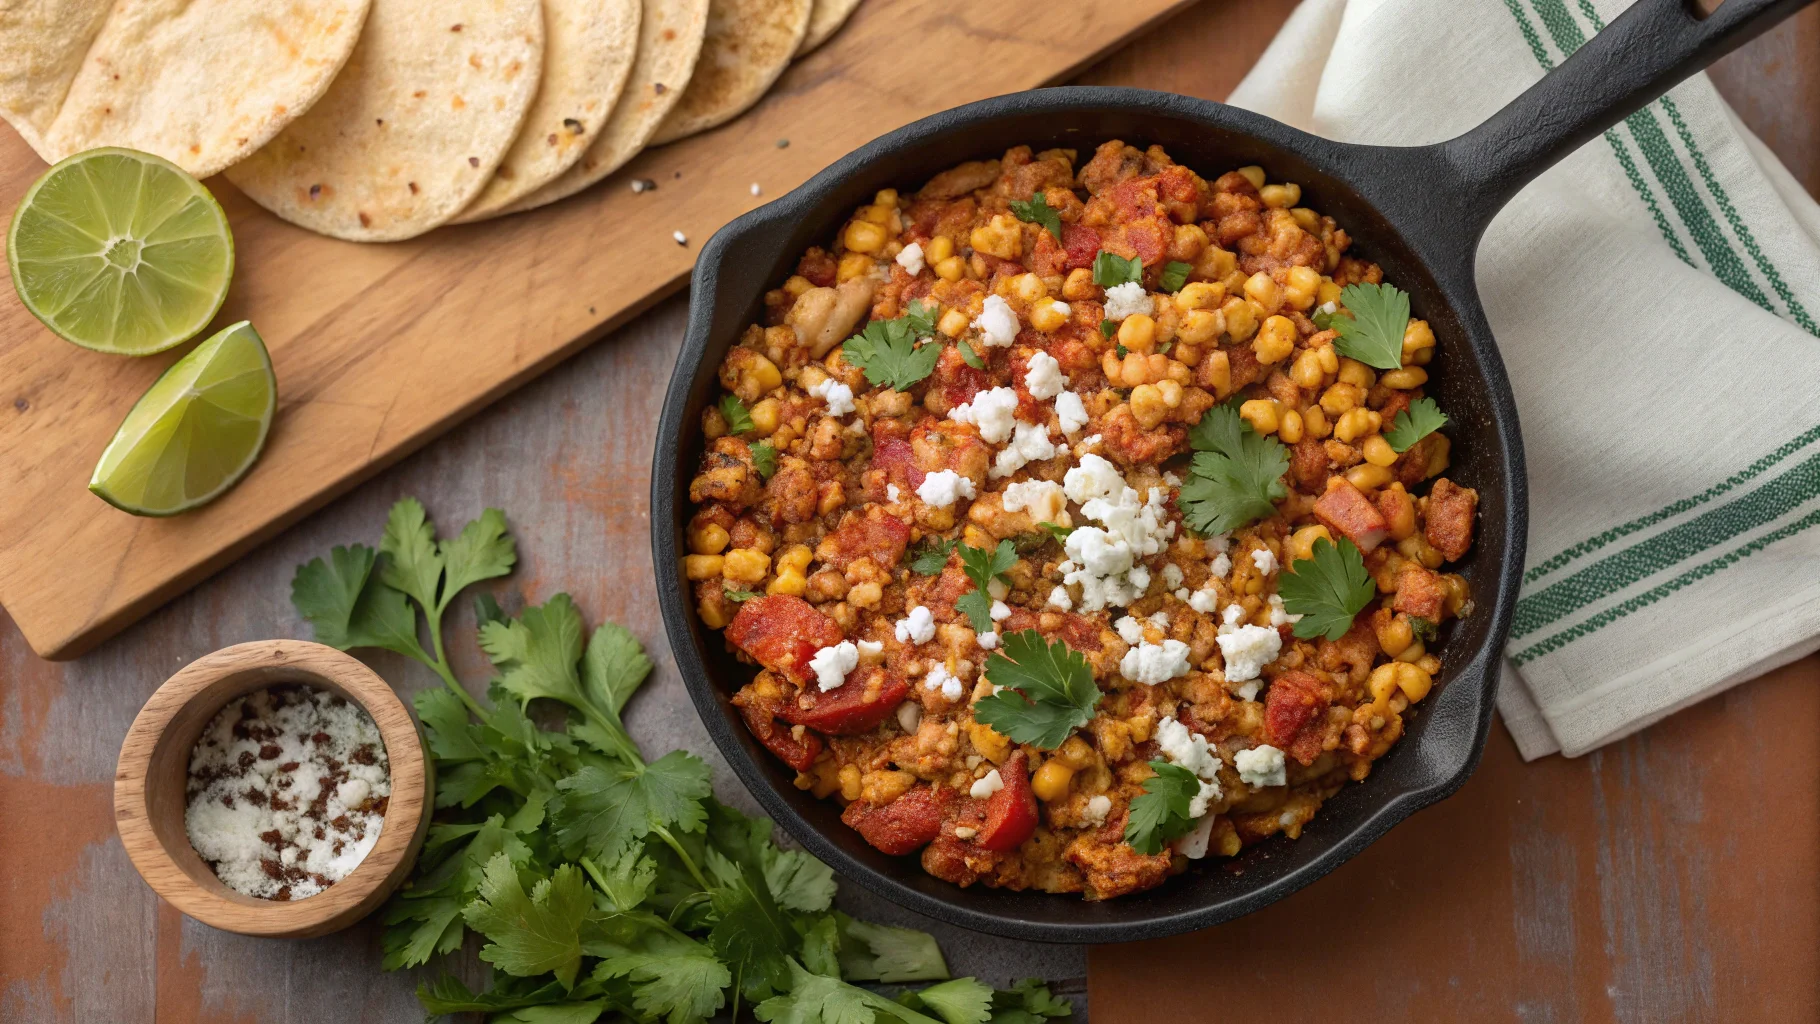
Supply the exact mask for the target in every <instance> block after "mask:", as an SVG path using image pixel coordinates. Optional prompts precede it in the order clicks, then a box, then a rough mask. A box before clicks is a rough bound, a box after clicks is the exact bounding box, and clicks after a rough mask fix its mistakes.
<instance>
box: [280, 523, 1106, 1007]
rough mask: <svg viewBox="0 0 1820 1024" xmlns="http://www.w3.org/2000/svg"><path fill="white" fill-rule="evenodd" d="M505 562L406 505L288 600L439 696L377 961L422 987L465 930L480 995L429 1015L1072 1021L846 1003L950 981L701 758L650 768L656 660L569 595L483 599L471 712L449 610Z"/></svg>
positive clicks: (959, 985) (882, 1000)
mask: <svg viewBox="0 0 1820 1024" xmlns="http://www.w3.org/2000/svg"><path fill="white" fill-rule="evenodd" d="M516 561H517V546H516V544H515V543H514V541H513V540H512V538H511V537H510V536H508V535H507V533H506V521H505V516H504V514H502V513H501V512H499V511H498V510H497V509H488V510H487V511H486V512H485V513H483V514H482V515H481V516H480V518H479V519H476V520H475V521H473V522H471V523H469V524H467V526H466V527H464V528H463V529H462V531H461V532H460V533H459V534H457V535H456V536H454V537H447V538H441V539H438V538H437V537H436V534H435V530H434V527H433V526H432V525H431V523H430V521H429V519H428V517H427V516H426V515H425V513H424V508H423V506H422V504H420V503H419V502H417V501H416V500H415V499H409V498H407V499H405V500H404V501H401V502H399V503H398V504H397V505H396V506H394V507H393V509H392V511H391V515H390V516H389V518H388V520H387V523H386V529H385V534H384V537H383V538H382V539H381V541H380V544H379V547H378V549H377V550H375V549H373V548H370V547H367V546H365V545H360V544H355V545H349V546H347V547H337V548H335V549H334V550H332V551H331V552H330V553H329V554H328V556H327V557H326V558H317V559H314V560H312V561H310V562H309V563H307V564H305V565H302V566H300V567H299V568H298V570H297V575H296V577H295V578H294V579H293V581H292V585H291V600H292V603H293V604H294V605H295V606H296V608H297V611H298V613H299V614H301V615H302V616H303V617H304V618H305V619H307V620H309V622H310V624H311V627H312V628H313V629H314V631H315V635H316V638H317V639H318V640H319V641H321V642H323V643H325V644H329V645H331V646H334V647H337V648H340V649H342V650H348V649H351V648H371V647H378V648H383V649H386V650H390V651H396V652H398V653H400V654H403V655H405V656H407V657H410V658H413V659H415V660H417V661H419V662H422V663H423V664H425V665H427V666H429V668H430V669H431V670H432V671H434V672H435V673H436V674H437V676H438V677H440V678H441V680H442V683H443V686H442V687H441V688H439V689H431V690H426V691H424V692H422V693H419V694H418V695H417V696H416V698H415V700H414V702H413V703H414V704H415V706H416V708H417V715H418V717H419V719H421V720H422V722H423V726H424V735H425V737H426V739H427V741H428V745H429V752H430V754H431V756H432V758H433V759H434V762H435V768H436V780H437V781H436V792H435V807H436V817H435V820H434V822H433V823H432V824H431V826H430V829H429V832H428V835H427V837H426V838H425V841H424V845H423V850H422V852H421V853H420V854H419V857H418V862H417V864H416V866H415V869H414V871H413V872H412V875H411V878H410V880H409V882H408V883H407V884H406V885H405V886H404V887H403V888H402V889H400V890H399V892H398V893H397V894H396V895H395V896H394V897H393V898H392V900H391V902H390V903H389V904H387V906H386V908H385V911H384V921H385V924H386V930H385V934H384V939H383V947H384V961H383V962H384V966H385V967H386V968H387V969H391V970H395V969H399V968H406V967H414V966H417V965H420V964H423V963H425V962H427V961H428V960H429V959H430V958H431V957H433V956H436V955H438V954H447V953H452V952H454V951H456V950H457V949H459V948H461V947H462V945H463V944H464V942H465V941H466V939H467V938H468V936H469V934H470V933H473V934H474V935H475V936H477V937H478V938H479V939H480V940H482V944H481V946H480V954H479V955H480V958H481V959H482V960H484V961H486V962H487V963H488V964H490V965H491V966H492V968H493V976H492V980H491V984H490V985H489V986H488V987H486V988H485V989H484V990H482V991H479V992H475V991H472V990H470V989H469V988H468V987H467V986H466V985H464V984H463V983H462V982H461V981H459V980H457V979H455V978H453V977H443V978H441V979H439V980H437V981H435V982H433V983H427V984H424V985H422V986H420V987H419V988H418V991H417V995H418V999H419V1000H420V1001H421V1002H422V1003H423V1006H424V1009H425V1010H426V1011H427V1013H428V1014H429V1015H430V1016H431V1017H432V1018H434V1017H439V1016H442V1015H444V1014H455V1013H469V1012H474V1013H483V1014H486V1015H487V1017H486V1020H487V1021H488V1022H489V1024H593V1022H595V1021H597V1020H605V1019H612V1020H616V1021H617V1020H631V1021H639V1022H648V1021H660V1020H661V1021H665V1022H667V1024H688V1022H693V1021H703V1020H706V1019H707V1018H709V1017H710V1016H714V1015H716V1014H717V1013H719V1012H721V1011H722V1010H723V1009H725V1008H728V1007H730V1008H731V1012H732V1015H733V1017H734V1018H735V1019H737V1018H738V1017H739V1016H740V1012H741V1009H742V1004H743V1005H744V1007H746V1008H749V1009H750V1015H751V1016H752V1017H755V1018H757V1019H758V1020H760V1021H768V1022H778V1024H836V1022H838V1024H875V1022H882V1024H892V1022H902V1024H1038V1022H1040V1021H1042V1020H1044V1019H1046V1018H1050V1017H1065V1016H1068V1015H1069V1012H1070V1007H1069V1005H1068V1003H1067V1002H1066V1001H1063V1000H1058V999H1055V998H1054V997H1052V996H1051V995H1050V994H1049V992H1048V990H1047V989H1045V988H1043V987H1041V986H1040V985H1039V984H1037V983H1035V982H1028V983H1026V984H1025V985H1023V986H1020V987H1019V988H1017V989H1013V990H1009V991H1000V992H995V991H994V990H992V989H991V988H989V987H988V986H986V985H984V984H981V983H980V982H978V981H976V980H974V979H972V978H957V979H952V980H941V983H940V984H936V985H931V986H929V987H926V988H924V989H922V990H921V991H918V992H905V993H903V994H902V995H900V996H898V997H897V998H896V999H893V998H890V997H888V996H886V995H883V994H880V993H878V992H876V991H873V990H872V989H869V988H862V987H859V986H856V985H853V984H851V982H854V981H878V982H886V983H893V984H896V983H902V982H914V981H934V980H940V979H947V978H948V969H947V965H946V963H945V962H944V961H943V959H942V955H941V951H940V950H939V949H938V948H937V947H936V944H935V940H934V938H933V937H932V936H930V935H928V934H927V933H924V932H919V931H915V930H912V929H907V928H893V927H887V926H883V925H874V924H868V923H865V922H862V921H856V920H854V919H853V918H850V917H848V916H847V915H845V914H842V913H840V912H838V911H835V910H833V909H832V904H833V899H834V892H835V882H834V875H833V872H832V871H831V870H830V869H829V868H828V867H827V866H826V865H824V864H822V863H821V862H820V861H818V860H816V859H815V858H813V857H811V856H809V855H808V854H806V853H802V852H799V851H793V850H785V849H783V848H781V847H779V846H778V845H777V844H776V843H774V842H773V841H772V838H771V822H770V821H769V820H766V819H762V818H750V817H747V816H746V815H744V814H742V813H740V812H739V811H737V810H734V809H732V808H730V807H728V806H726V805H725V804H722V803H720V802H719V801H718V800H716V799H715V798H714V795H713V791H712V787H711V784H710V777H709V770H708V766H707V764H705V763H704V762H703V761H702V760H701V759H699V758H697V757H695V756H694V755H692V754H689V753H686V752H684V751H680V750H678V751H672V752H670V753H667V754H665V755H663V756H662V757H660V758H657V759H656V760H654V761H646V760H645V758H644V755H643V753H642V752H641V751H640V750H639V748H638V745H637V744H636V743H634V742H633V740H632V738H631V736H630V735H629V734H628V733H627V732H626V728H625V724H624V720H623V718H622V715H623V713H624V710H625V707H626V702H627V701H628V700H629V699H630V698H631V697H632V695H633V693H635V692H636V691H637V689H638V687H639V685H640V684H642V683H643V682H644V680H645V678H646V676H648V675H649V674H650V671H651V662H650V659H649V658H647V657H646V656H645V652H644V649H643V648H642V647H641V646H640V644H639V642H638V640H637V638H636V637H634V636H633V635H632V634H631V633H630V632H629V631H628V630H626V629H624V628H623V627H620V626H618V625H615V624H613V623H605V624H602V625H601V626H600V627H598V628H597V629H595V630H594V631H593V633H592V635H589V634H588V633H587V630H586V629H585V627H584V625H583V621H582V617H581V613H580V612H579V611H578V610H577V609H576V607H575V603H574V602H573V601H572V600H570V598H569V597H568V595H566V594H557V595H556V596H554V597H552V598H550V599H549V601H547V602H546V603H544V604H543V605H541V606H533V607H526V608H524V609H523V610H522V611H521V612H520V613H519V614H518V615H516V616H510V615H507V614H506V613H505V612H504V611H503V610H502V609H501V608H500V606H499V604H498V603H497V601H496V600H495V599H494V598H493V597H492V596H491V595H488V594H481V595H480V596H478V597H477V598H475V600H474V607H475V610H476V614H477V617H478V619H479V623H480V626H479V636H478V640H479V644H480V647H481V650H482V651H484V652H485V653H486V655H487V658H488V660H489V661H491V662H492V665H493V668H494V676H493V678H492V680H491V681H490V683H489V685H488V688H487V698H488V699H487V700H486V701H480V700H477V699H475V698H474V697H473V696H472V695H471V694H470V693H468V691H467V690H466V689H465V688H464V687H463V686H462V685H461V683H460V681H459V680H458V679H457V678H456V677H455V674H454V672H453V671H452V669H451V667H450V664H449V658H448V653H447V648H446V646H445V640H444V635H443V632H444V630H443V618H444V613H445V612H447V611H448V609H449V608H450V607H451V605H452V604H453V602H454V601H455V599H456V598H457V597H458V596H459V595H460V594H461V593H462V592H463V591H464V590H466V589H467V588H468V587H470V586H472V585H473V584H475V583H479V582H481V581H483V580H487V579H493V578H496V577H499V576H503V575H505V574H506V573H508V572H510V571H511V569H512V566H513V565H514V564H515V563H516ZM425 636H427V637H428V638H429V646H427V647H426V646H425V645H424V642H423V639H422V638H423V637H425ZM534 701H536V702H541V703H544V704H546V705H549V706H554V707H556V708H560V709H561V713H562V725H561V727H560V728H545V727H544V726H543V725H540V724H539V723H538V722H537V721H534V720H533V719H532V717H531V716H530V715H528V714H527V708H528V707H529V705H531V703H532V702H534ZM540 717H542V716H540Z"/></svg>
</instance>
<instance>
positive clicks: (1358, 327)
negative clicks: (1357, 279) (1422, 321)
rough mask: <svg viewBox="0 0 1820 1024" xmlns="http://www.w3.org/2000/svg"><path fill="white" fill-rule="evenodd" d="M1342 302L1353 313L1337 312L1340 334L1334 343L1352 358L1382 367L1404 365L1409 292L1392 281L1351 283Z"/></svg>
mask: <svg viewBox="0 0 1820 1024" xmlns="http://www.w3.org/2000/svg"><path fill="white" fill-rule="evenodd" d="M1340 304H1341V305H1343V306H1345V307H1346V308H1347V309H1348V310H1349V311H1351V313H1352V316H1350V317H1344V316H1334V317H1332V318H1331V319H1330V321H1329V322H1330V323H1331V324H1332V326H1333V329H1334V330H1337V331H1339V332H1340V336H1339V337H1338V338H1337V339H1335V340H1334V343H1333V347H1334V348H1335V349H1336V350H1338V351H1339V353H1340V354H1341V355H1343V356H1346V357H1347V358H1349V359H1357V360H1358V361H1359V362H1361V363H1364V364H1365V365H1366V366H1375V367H1377V368H1378V369H1380V370H1394V369H1396V368H1397V367H1399V366H1402V365H1403V332H1404V331H1405V330H1407V329H1408V328H1409V293H1408V292H1405V291H1403V290H1402V289H1400V288H1398V287H1396V286H1395V285H1388V284H1349V285H1347V286H1346V287H1345V288H1342V289H1341V290H1340Z"/></svg>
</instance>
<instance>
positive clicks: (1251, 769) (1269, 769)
mask: <svg viewBox="0 0 1820 1024" xmlns="http://www.w3.org/2000/svg"><path fill="white" fill-rule="evenodd" d="M1232 766H1233V767H1234V768H1237V769H1238V770H1239V781H1241V782H1243V783H1245V785H1247V786H1250V787H1252V788H1254V789H1256V788H1260V787H1264V786H1286V785H1288V784H1289V772H1288V768H1287V764H1286V762H1285V761H1284V760H1283V752H1282V751H1281V750H1278V749H1277V748H1275V747H1272V746H1269V745H1265V746H1261V747H1252V748H1251V749H1250V750H1241V751H1239V752H1238V753H1236V754H1234V755H1232Z"/></svg>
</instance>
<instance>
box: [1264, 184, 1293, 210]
mask: <svg viewBox="0 0 1820 1024" xmlns="http://www.w3.org/2000/svg"><path fill="white" fill-rule="evenodd" d="M1258 198H1259V199H1260V200H1262V201H1263V203H1264V205H1265V206H1268V207H1270V208H1271V209H1273V210H1287V209H1289V208H1290V207H1292V206H1294V205H1295V204H1297V203H1299V202H1301V201H1302V186H1300V185H1295V184H1287V183H1286V184H1282V185H1265V186H1264V187H1263V188H1260V189H1258Z"/></svg>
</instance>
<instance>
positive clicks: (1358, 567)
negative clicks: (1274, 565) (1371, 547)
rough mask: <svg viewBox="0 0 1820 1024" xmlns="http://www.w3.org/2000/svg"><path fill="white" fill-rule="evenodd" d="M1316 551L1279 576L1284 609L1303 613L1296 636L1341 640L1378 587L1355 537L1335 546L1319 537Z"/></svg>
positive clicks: (1297, 624) (1278, 589)
mask: <svg viewBox="0 0 1820 1024" xmlns="http://www.w3.org/2000/svg"><path fill="white" fill-rule="evenodd" d="M1313 554H1314V557H1313V558H1312V559H1307V558H1303V559H1297V560H1296V561H1295V562H1294V563H1293V564H1292V565H1290V567H1289V571H1288V572H1286V573H1283V574H1282V575H1281V576H1279V577H1278V578H1277V592H1278V593H1280V594H1281V595H1282V596H1283V610H1284V611H1286V612H1288V613H1290V614H1291V615H1300V616H1301V617H1302V618H1301V620H1300V621H1299V622H1297V623H1296V624H1295V635H1296V636H1299V637H1301V638H1302V639H1304V640H1308V639H1312V638H1314V637H1317V636H1325V637H1326V638H1327V639H1329V640H1338V639H1339V638H1340V637H1342V636H1345V635H1346V631H1347V630H1349V629H1351V628H1352V620H1353V617H1354V616H1356V615H1358V614H1359V612H1361V611H1363V610H1364V609H1365V606H1366V605H1368V604H1370V603H1371V599H1372V598H1373V597H1376V596H1377V593H1378V588H1377V585H1376V584H1375V583H1373V582H1372V578H1371V571H1370V570H1368V569H1366V568H1365V557H1364V556H1363V555H1361V554H1359V549H1358V548H1356V547H1354V546H1353V543H1352V541H1349V540H1347V539H1346V538H1344V537H1342V538H1340V543H1339V545H1338V546H1335V545H1334V543H1333V542H1332V541H1329V540H1317V541H1315V542H1314V551H1313Z"/></svg>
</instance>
